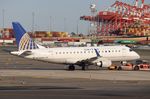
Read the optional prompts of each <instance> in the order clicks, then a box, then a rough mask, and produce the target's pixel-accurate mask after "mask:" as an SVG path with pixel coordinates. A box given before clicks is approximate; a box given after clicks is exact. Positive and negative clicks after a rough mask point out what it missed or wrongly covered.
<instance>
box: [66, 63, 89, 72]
mask: <svg viewBox="0 0 150 99" xmlns="http://www.w3.org/2000/svg"><path fill="white" fill-rule="evenodd" d="M86 69H88V67H87V66H86V65H85V64H82V66H81V70H86ZM68 70H69V71H74V70H75V66H74V64H71V65H69V67H68Z"/></svg>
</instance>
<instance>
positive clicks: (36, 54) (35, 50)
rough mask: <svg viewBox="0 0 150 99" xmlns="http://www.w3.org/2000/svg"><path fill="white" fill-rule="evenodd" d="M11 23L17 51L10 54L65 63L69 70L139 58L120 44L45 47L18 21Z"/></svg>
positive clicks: (103, 65) (106, 65)
mask: <svg viewBox="0 0 150 99" xmlns="http://www.w3.org/2000/svg"><path fill="white" fill-rule="evenodd" d="M12 25H13V29H14V32H15V37H16V43H17V47H18V51H13V52H11V54H13V55H17V56H21V57H24V58H28V59H34V60H40V61H46V62H50V63H57V64H66V65H68V69H69V70H75V66H76V65H77V66H80V67H81V68H82V70H85V69H87V67H88V66H90V65H95V66H99V67H109V66H110V65H112V62H113V61H119V62H124V61H129V60H136V59H139V58H140V56H139V55H138V54H137V53H136V52H135V51H133V50H132V49H130V48H129V47H126V46H121V45H116V46H104V45H102V46H98V47H57V48H46V47H44V46H41V45H39V44H37V43H36V42H35V41H34V40H33V39H32V38H31V37H30V36H29V34H28V33H27V32H26V31H25V29H24V28H23V27H22V26H21V25H20V23H18V22H12Z"/></svg>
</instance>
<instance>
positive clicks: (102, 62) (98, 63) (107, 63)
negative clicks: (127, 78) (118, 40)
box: [93, 58, 112, 67]
mask: <svg viewBox="0 0 150 99" xmlns="http://www.w3.org/2000/svg"><path fill="white" fill-rule="evenodd" d="M93 63H94V64H95V65H96V66H99V67H109V66H111V65H112V61H111V60H108V59H103V58H102V59H97V60H96V61H94V62H93Z"/></svg>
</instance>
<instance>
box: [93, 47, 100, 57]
mask: <svg viewBox="0 0 150 99" xmlns="http://www.w3.org/2000/svg"><path fill="white" fill-rule="evenodd" d="M94 50H95V53H96V55H97V57H100V54H99V53H98V51H97V50H96V49H94Z"/></svg>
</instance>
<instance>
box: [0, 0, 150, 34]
mask: <svg viewBox="0 0 150 99" xmlns="http://www.w3.org/2000/svg"><path fill="white" fill-rule="evenodd" d="M119 1H123V2H126V3H133V2H134V0H119ZM114 2H115V0H0V28H1V27H2V26H3V24H2V22H3V21H2V20H3V18H2V12H3V11H2V10H3V9H4V12H5V14H4V16H5V27H11V23H12V21H19V22H20V23H21V24H22V25H23V26H24V27H25V29H26V30H27V31H31V30H32V18H33V17H32V16H33V12H34V14H35V17H34V20H35V22H34V25H35V26H34V30H49V29H50V28H49V27H50V22H51V24H52V26H51V28H52V30H53V31H64V30H65V31H68V32H76V31H77V23H78V25H79V32H81V33H87V31H88V26H89V23H88V22H85V21H82V20H79V18H80V16H82V15H90V9H89V6H90V4H92V3H95V4H96V5H97V10H98V11H100V10H104V9H106V8H108V7H109V6H110V5H111V4H113V3H114ZM145 2H146V3H148V4H150V0H145ZM50 16H51V20H50ZM64 24H65V25H64Z"/></svg>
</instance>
